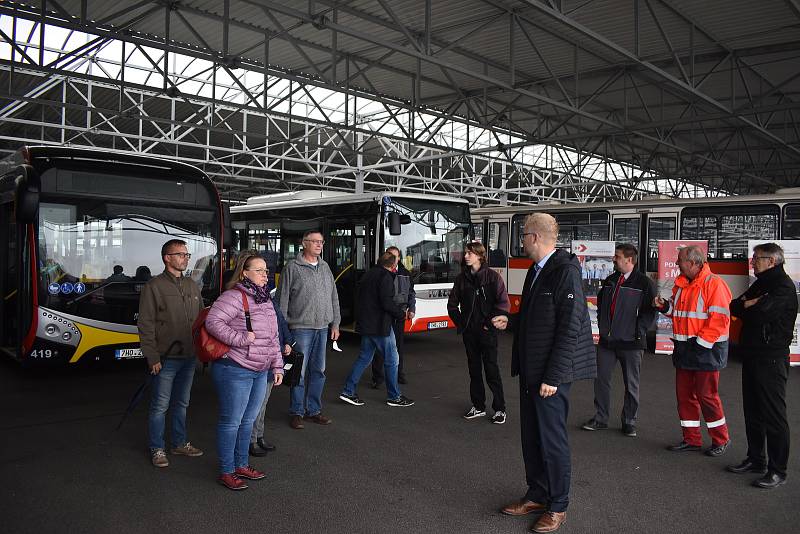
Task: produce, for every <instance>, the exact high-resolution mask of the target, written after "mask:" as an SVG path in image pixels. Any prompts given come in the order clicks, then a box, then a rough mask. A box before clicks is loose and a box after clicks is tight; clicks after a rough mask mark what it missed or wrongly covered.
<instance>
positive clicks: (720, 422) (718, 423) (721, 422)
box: [681, 417, 725, 428]
mask: <svg viewBox="0 0 800 534" xmlns="http://www.w3.org/2000/svg"><path fill="white" fill-rule="evenodd" d="M681 424H683V421H681ZM724 424H725V418H724V417H723V418H722V419H717V420H716V421H711V422H710V423H706V426H707V427H708V428H717V427H718V426H722V425H724ZM697 426H700V425H697Z"/></svg>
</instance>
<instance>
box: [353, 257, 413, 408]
mask: <svg viewBox="0 0 800 534" xmlns="http://www.w3.org/2000/svg"><path fill="white" fill-rule="evenodd" d="M396 261H397V260H396V258H395V255H394V254H392V253H391V252H384V253H383V255H382V256H381V257H380V259H379V260H378V264H377V265H375V266H374V267H373V268H372V269H370V270H369V271H367V272H366V274H364V276H363V277H361V281H360V285H359V288H358V321H357V324H356V330H357V331H358V332H359V333H360V334H361V352H360V353H359V355H358V359H356V361H355V362H354V363H353V368H352V369H351V370H350V375H349V376H348V377H347V382H346V383H345V385H344V388H343V389H342V393H341V394H340V395H339V398H340V399H341V400H343V401H344V402H346V403H348V404H352V405H353V406H362V405H363V404H364V401H362V400H361V399H360V398H359V397H358V395H357V394H356V387H357V386H358V381H359V380H360V379H361V375H362V373H363V372H364V369H366V368H367V366H368V365H369V364H370V362H372V357H373V356H374V355H375V351H376V350H379V351H381V353H383V369H384V372H385V374H386V393H387V395H388V398H387V400H386V404H388V405H389V406H397V407H406V406H413V405H414V401H412V400H411V399H409V398H407V397H404V396H403V395H402V394H401V393H400V389H399V387H398V385H397V365H398V361H399V356H398V354H397V346H396V344H395V340H394V332H392V321H393V320H397V319H400V318H402V317H404V316H405V313H406V312H405V309H404V308H401V307H400V306H398V305H397V303H396V302H395V300H394V279H393V278H392V269H393V268H394V265H395V262H396Z"/></svg>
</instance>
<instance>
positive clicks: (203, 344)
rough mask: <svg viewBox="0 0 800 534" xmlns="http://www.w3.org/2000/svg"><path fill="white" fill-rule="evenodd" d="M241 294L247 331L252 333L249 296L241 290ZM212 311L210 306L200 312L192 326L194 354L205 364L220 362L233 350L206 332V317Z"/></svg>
mask: <svg viewBox="0 0 800 534" xmlns="http://www.w3.org/2000/svg"><path fill="white" fill-rule="evenodd" d="M239 292H240V293H241V294H242V307H243V308H244V320H245V324H246V325H247V331H248V332H252V331H253V325H252V324H251V323H250V306H249V304H248V303H247V296H246V295H245V293H244V291H242V290H241V289H239ZM210 310H211V307H210V306H209V307H207V308H203V309H202V310H200V313H199V314H198V315H197V319H195V321H194V324H193V325H192V341H193V342H194V352H195V354H196V355H197V359H198V360H200V361H201V362H203V363H209V362H213V361H215V360H219V359H220V358H222V357H223V356H225V355H226V354H228V352H230V350H231V348H230V347H229V346H228V345H226V344H225V343H223V342H222V341H220V340H219V339H217V338H215V337H214V336H212V335H211V334H210V333H209V332H208V330H206V317H208V312H209V311H210Z"/></svg>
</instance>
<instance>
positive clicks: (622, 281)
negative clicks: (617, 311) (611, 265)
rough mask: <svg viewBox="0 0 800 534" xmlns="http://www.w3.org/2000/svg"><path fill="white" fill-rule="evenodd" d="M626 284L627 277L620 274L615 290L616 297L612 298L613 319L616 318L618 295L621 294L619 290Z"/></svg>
mask: <svg viewBox="0 0 800 534" xmlns="http://www.w3.org/2000/svg"><path fill="white" fill-rule="evenodd" d="M624 283H625V276H623V275H622V273H620V275H619V279H618V280H617V285H616V287H615V288H614V296H613V297H611V317H614V308H615V307H616V306H617V295H618V294H619V288H621V287H622V284H624Z"/></svg>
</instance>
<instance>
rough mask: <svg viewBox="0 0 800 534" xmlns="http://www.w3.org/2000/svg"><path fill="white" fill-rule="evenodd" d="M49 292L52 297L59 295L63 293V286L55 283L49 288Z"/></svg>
mask: <svg viewBox="0 0 800 534" xmlns="http://www.w3.org/2000/svg"><path fill="white" fill-rule="evenodd" d="M47 292H48V293H50V294H51V295H58V294H59V293H60V292H61V286H60V285H58V282H53V283H51V284H50V285H48V286H47Z"/></svg>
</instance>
